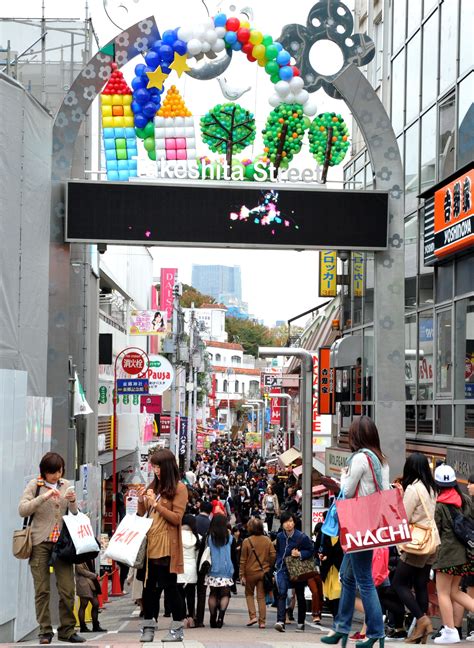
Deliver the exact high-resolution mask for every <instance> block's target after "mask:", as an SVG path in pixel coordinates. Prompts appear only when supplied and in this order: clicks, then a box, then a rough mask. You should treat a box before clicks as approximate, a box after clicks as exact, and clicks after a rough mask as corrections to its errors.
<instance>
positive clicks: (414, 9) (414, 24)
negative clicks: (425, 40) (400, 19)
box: [407, 2, 422, 36]
mask: <svg viewBox="0 0 474 648" xmlns="http://www.w3.org/2000/svg"><path fill="white" fill-rule="evenodd" d="M421 4H422V3H421V2H409V3H408V12H407V18H408V25H407V36H410V35H411V34H412V33H413V32H414V31H415V29H418V27H419V26H420V22H421Z"/></svg>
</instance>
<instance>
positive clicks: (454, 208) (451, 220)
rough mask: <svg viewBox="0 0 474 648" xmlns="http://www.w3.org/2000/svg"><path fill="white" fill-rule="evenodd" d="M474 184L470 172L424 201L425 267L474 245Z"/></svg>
mask: <svg viewBox="0 0 474 648" xmlns="http://www.w3.org/2000/svg"><path fill="white" fill-rule="evenodd" d="M473 183H474V170H473V169H470V170H468V171H466V172H465V173H463V174H461V175H459V176H458V177H457V178H455V179H454V180H453V181H452V182H449V183H448V184H445V185H444V186H442V187H441V188H440V189H437V190H436V191H435V192H434V196H428V197H427V198H425V237H424V238H425V240H424V259H425V265H435V264H436V262H437V261H438V260H440V259H444V258H445V257H447V256H449V255H451V254H454V253H456V252H460V251H462V250H465V249H467V248H469V247H471V246H472V245H473V244H474V208H473V202H472V185H473Z"/></svg>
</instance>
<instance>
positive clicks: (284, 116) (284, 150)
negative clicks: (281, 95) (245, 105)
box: [263, 103, 306, 167]
mask: <svg viewBox="0 0 474 648" xmlns="http://www.w3.org/2000/svg"><path fill="white" fill-rule="evenodd" d="M305 130H306V123H305V116H304V112H303V106H301V105H300V104H293V103H291V104H286V103H285V104H281V105H280V106H278V107H277V108H275V110H272V112H271V113H270V115H269V116H268V119H267V123H266V125H265V129H264V130H263V142H264V144H265V149H264V150H265V153H266V154H267V155H268V157H269V158H270V160H271V161H272V162H273V164H275V166H277V167H279V166H281V162H282V161H283V160H285V161H286V163H287V164H288V163H289V162H291V160H292V159H293V157H294V156H295V155H296V154H297V153H299V152H300V151H301V147H302V145H303V137H304V132H305ZM283 166H286V165H285V164H284V165H283Z"/></svg>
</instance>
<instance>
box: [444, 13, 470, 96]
mask: <svg viewBox="0 0 474 648" xmlns="http://www.w3.org/2000/svg"><path fill="white" fill-rule="evenodd" d="M440 11H441V34H440V36H441V47H440V57H439V90H440V92H443V91H444V90H446V88H447V87H448V86H450V85H451V84H452V83H454V81H455V80H456V76H457V74H456V54H457V31H458V30H457V22H458V0H443V2H442V3H441V5H440ZM471 28H472V24H471Z"/></svg>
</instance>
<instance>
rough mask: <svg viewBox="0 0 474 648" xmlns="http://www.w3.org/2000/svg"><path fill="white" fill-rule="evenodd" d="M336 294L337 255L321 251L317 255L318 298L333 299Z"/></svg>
mask: <svg viewBox="0 0 474 648" xmlns="http://www.w3.org/2000/svg"><path fill="white" fill-rule="evenodd" d="M336 294H337V253H336V252H335V251H333V250H321V252H320V253H319V296H320V297H335V296H336Z"/></svg>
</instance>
